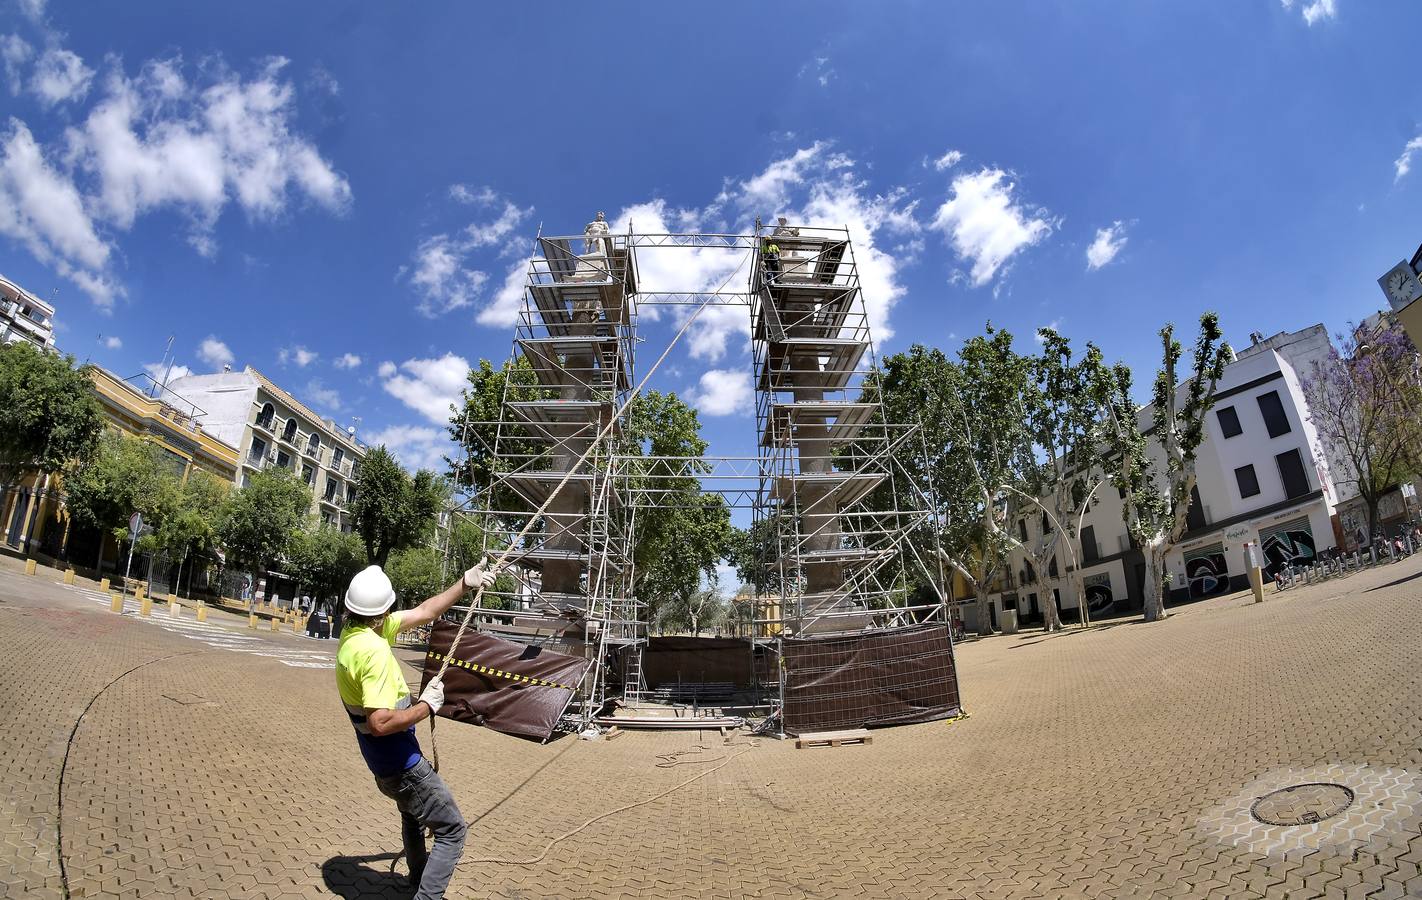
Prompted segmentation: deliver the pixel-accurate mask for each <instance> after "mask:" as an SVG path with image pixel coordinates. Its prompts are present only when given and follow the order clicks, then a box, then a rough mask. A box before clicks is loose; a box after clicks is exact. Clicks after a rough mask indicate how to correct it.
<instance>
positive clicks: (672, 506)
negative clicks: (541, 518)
mask: <svg viewBox="0 0 1422 900" xmlns="http://www.w3.org/2000/svg"><path fill="white" fill-rule="evenodd" d="M624 438H625V446H624V448H623V449H624V452H627V453H628V454H631V455H634V456H640V457H642V459H641V460H640V465H638V464H637V463H636V462H634V463H633V464H632V469H633V471H634V473H635V474H634V476H633V478H634V480H635V481H636V482H637V485H636V486H637V487H638V488H640V489H641V493H640V494H639V496H640V497H641V498H642V499H643V500H644V501H645V502H644V503H643V504H642V505H641V506H639V507H638V508H637V510H636V519H635V525H634V529H633V550H632V557H633V563H634V567H635V570H636V575H637V577H636V583H635V584H634V586H633V590H634V592H635V594H636V596H637V597H638V599H640V600H641V601H643V602H644V603H646V604H647V609H648V616H649V618H650V619H652V620H654V621H655V619H656V614H657V610H658V609H659V608H660V607H661V606H662V605H663V604H666V603H678V604H686V603H688V602H690V601H691V598H692V597H693V595H695V593H696V592H697V590H698V589H699V588H700V585H701V581H702V579H703V578H709V579H714V577H715V573H716V565H717V563H719V562H720V561H721V560H722V559H724V558H726V557H727V555H728V554H730V552H731V550H732V545H733V542H734V540H735V530H734V529H733V528H732V527H731V514H730V510H729V509H728V508H727V507H726V502H725V500H724V499H723V498H722V497H721V495H720V494H707V493H703V492H702V490H701V481H700V477H699V476H701V475H703V474H705V473H706V472H707V471H709V466H708V465H707V464H706V463H704V462H702V461H701V457H702V456H704V455H705V453H706V446H707V444H706V441H705V440H704V439H703V438H702V437H701V422H700V420H699V419H698V417H697V415H696V410H695V409H693V408H691V407H690V406H687V405H686V403H684V402H683V401H682V400H681V399H680V398H678V397H677V396H676V394H663V393H661V392H659V391H647V392H645V393H643V394H641V395H639V396H638V397H637V398H636V399H634V400H633V401H632V404H631V406H630V407H629V409H628V422H627V428H626V431H625V433H624Z"/></svg>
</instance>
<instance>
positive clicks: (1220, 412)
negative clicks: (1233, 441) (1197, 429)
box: [1215, 404, 1244, 440]
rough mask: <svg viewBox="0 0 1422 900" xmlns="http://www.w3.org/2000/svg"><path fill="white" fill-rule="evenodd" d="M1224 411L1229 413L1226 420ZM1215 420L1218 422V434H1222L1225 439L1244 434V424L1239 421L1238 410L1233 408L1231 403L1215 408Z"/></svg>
mask: <svg viewBox="0 0 1422 900" xmlns="http://www.w3.org/2000/svg"><path fill="white" fill-rule="evenodd" d="M1225 413H1229V420H1228V422H1227V421H1226V419H1225ZM1215 421H1216V422H1218V423H1219V425H1220V434H1222V435H1224V437H1225V439H1226V440H1228V439H1230V438H1232V437H1238V436H1239V435H1241V434H1244V426H1243V425H1241V424H1240V422H1239V410H1237V409H1235V408H1234V406H1233V404H1231V405H1230V406H1222V407H1220V408H1219V409H1217V410H1215Z"/></svg>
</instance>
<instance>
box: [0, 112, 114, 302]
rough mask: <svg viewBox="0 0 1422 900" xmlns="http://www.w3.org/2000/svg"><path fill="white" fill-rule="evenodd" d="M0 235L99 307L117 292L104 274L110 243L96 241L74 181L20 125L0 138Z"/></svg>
mask: <svg viewBox="0 0 1422 900" xmlns="http://www.w3.org/2000/svg"><path fill="white" fill-rule="evenodd" d="M0 147H3V148H4V149H3V151H0V209H4V210H5V213H4V214H3V215H0V234H4V235H6V236H8V237H11V238H13V239H15V240H17V241H19V242H20V243H21V244H23V245H24V246H25V249H27V250H28V251H29V252H30V254H31V255H32V256H34V257H35V259H37V260H39V261H40V262H41V263H43V264H45V265H48V266H50V267H52V268H53V269H54V270H55V271H57V272H58V273H59V274H60V275H61V276H63V277H65V278H68V279H70V280H71V281H73V282H75V283H76V284H78V285H79V286H80V287H82V288H83V289H84V290H85V291H86V292H87V293H88V294H89V295H90V296H91V297H92V298H93V300H94V302H95V303H96V304H97V305H98V306H99V307H100V308H103V309H107V308H109V307H111V306H112V305H113V301H114V298H115V297H116V296H118V295H120V294H122V289H121V288H119V287H118V286H116V285H115V284H114V283H113V281H112V280H111V278H110V277H109V276H108V274H107V273H106V270H107V267H108V263H109V252H110V251H109V245H108V244H106V243H105V242H104V240H103V239H102V238H100V237H99V234H98V232H97V231H96V230H95V226H94V223H93V221H92V220H91V219H90V218H89V215H88V213H87V212H86V211H85V209H84V198H83V197H82V196H81V195H80V193H79V190H78V188H76V187H75V185H74V182H73V181H72V180H70V179H69V178H68V177H67V176H66V175H65V174H64V173H63V172H60V171H59V170H57V169H55V168H54V167H53V166H51V165H50V164H49V162H48V161H46V160H45V158H44V154H43V152H42V151H41V150H40V147H39V145H38V144H37V143H35V139H34V136H33V135H32V134H30V129H29V128H28V127H27V126H26V125H25V123H23V122H21V121H19V120H18V119H11V120H10V123H9V129H8V131H7V132H5V133H4V135H3V136H2V137H0Z"/></svg>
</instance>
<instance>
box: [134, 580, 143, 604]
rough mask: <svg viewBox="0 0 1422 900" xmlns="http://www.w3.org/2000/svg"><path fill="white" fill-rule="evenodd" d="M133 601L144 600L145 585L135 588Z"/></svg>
mask: <svg viewBox="0 0 1422 900" xmlns="http://www.w3.org/2000/svg"><path fill="white" fill-rule="evenodd" d="M133 599H135V600H142V599H143V585H141V584H140V585H137V586H135V587H134V589H133Z"/></svg>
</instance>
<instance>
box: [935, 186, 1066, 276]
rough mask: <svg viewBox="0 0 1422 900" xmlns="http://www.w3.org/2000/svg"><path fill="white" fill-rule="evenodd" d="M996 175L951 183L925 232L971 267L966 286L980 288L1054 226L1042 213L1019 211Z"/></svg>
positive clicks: (1011, 189)
mask: <svg viewBox="0 0 1422 900" xmlns="http://www.w3.org/2000/svg"><path fill="white" fill-rule="evenodd" d="M1006 178H1007V173H1006V172H1004V171H1003V170H1001V169H989V168H983V169H979V170H978V171H976V172H972V173H964V174H962V175H959V176H957V177H956V178H954V179H953V183H952V186H951V190H952V196H950V197H949V198H948V200H947V201H945V202H944V203H943V205H942V206H940V207H938V212H937V214H936V215H935V216H934V218H933V222H932V223H931V227H933V228H935V229H937V230H938V231H941V232H942V233H943V236H944V237H945V238H946V239H947V240H948V241H949V242H950V244H951V245H952V247H953V249H954V251H955V252H956V253H957V254H958V256H959V258H961V259H963V260H964V261H970V262H971V263H972V284H973V286H974V287H982V286H983V285H985V284H988V283H989V282H991V281H992V280H993V278H994V277H996V276H997V273H998V270H999V269H1001V268H1002V267H1003V265H1005V264H1006V263H1007V262H1008V261H1009V260H1010V259H1011V258H1012V257H1013V255H1015V254H1016V253H1017V252H1018V251H1020V250H1023V249H1025V248H1027V247H1030V246H1032V245H1033V244H1036V243H1038V242H1039V241H1041V240H1043V239H1044V238H1046V237H1047V236H1048V235H1050V234H1051V233H1052V231H1053V229H1054V228H1055V226H1056V225H1057V224H1058V223H1057V222H1055V221H1053V220H1051V219H1049V218H1047V216H1048V215H1049V214H1048V213H1047V212H1046V211H1045V210H1041V209H1037V210H1029V209H1027V208H1026V207H1024V206H1023V205H1022V204H1021V203H1020V202H1019V201H1018V198H1017V197H1016V196H1014V191H1015V190H1016V187H1017V186H1016V185H1015V184H1014V183H1012V182H1010V181H1006V180H1005V179H1006Z"/></svg>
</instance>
